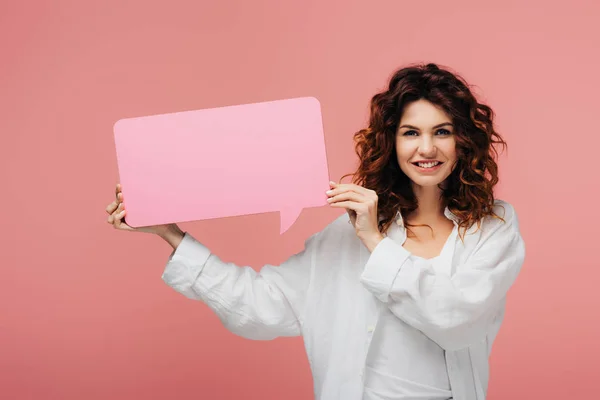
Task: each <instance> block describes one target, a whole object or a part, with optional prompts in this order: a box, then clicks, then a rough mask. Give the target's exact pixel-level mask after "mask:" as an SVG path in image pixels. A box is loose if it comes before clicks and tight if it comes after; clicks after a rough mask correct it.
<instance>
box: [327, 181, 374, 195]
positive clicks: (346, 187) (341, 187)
mask: <svg viewBox="0 0 600 400" xmlns="http://www.w3.org/2000/svg"><path fill="white" fill-rule="evenodd" d="M343 192H356V193H360V194H362V195H365V196H373V195H376V194H375V192H374V191H373V190H370V189H367V188H364V187H362V186H359V185H356V184H353V183H341V184H335V185H332V189H331V190H329V191H328V194H333V195H336V194H338V193H343Z"/></svg>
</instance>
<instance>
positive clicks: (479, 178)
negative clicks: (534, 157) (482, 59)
mask: <svg viewBox="0 0 600 400" xmlns="http://www.w3.org/2000/svg"><path fill="white" fill-rule="evenodd" d="M420 99H425V100H427V101H429V102H431V103H433V104H435V105H437V106H439V107H441V108H442V109H443V110H444V111H445V112H446V113H447V114H448V115H449V116H450V117H451V118H452V120H453V121H452V122H453V124H454V126H455V129H454V136H455V139H456V152H457V159H458V160H457V165H456V168H455V169H454V170H453V172H452V173H451V174H450V176H449V177H448V178H447V179H446V181H444V185H443V186H440V187H441V188H442V192H443V194H442V196H443V199H444V206H447V207H448V208H449V209H450V211H452V212H453V213H454V214H455V215H456V216H457V217H458V219H459V220H460V221H459V229H462V230H463V231H466V230H467V229H468V228H470V227H471V226H472V225H473V224H474V223H477V224H478V226H479V222H480V221H481V219H483V218H484V217H485V216H488V215H490V216H493V217H498V216H497V215H496V214H494V212H493V206H494V192H493V188H494V186H495V185H496V184H497V183H498V164H497V163H496V159H497V157H498V151H497V149H496V147H495V146H496V145H497V144H501V145H502V146H503V147H506V142H505V141H504V140H503V139H502V137H501V136H500V134H499V133H498V132H496V130H495V128H494V123H493V120H494V112H493V111H492V109H491V108H490V107H489V106H487V105H485V104H482V103H480V102H478V101H477V99H476V98H475V96H474V95H473V93H472V92H471V90H470V89H469V85H468V84H467V83H466V81H465V80H464V79H463V78H462V77H461V76H460V75H458V74H456V73H452V72H450V71H449V70H447V69H444V68H440V67H439V66H438V65H437V64H433V63H429V64H426V65H424V64H415V65H411V66H407V67H404V68H401V69H399V70H397V71H396V72H395V73H394V74H393V75H392V77H391V78H390V80H389V84H388V87H387V89H386V90H384V91H382V92H380V93H377V94H375V95H374V96H373V98H372V99H371V113H370V118H369V125H368V127H367V128H365V129H361V130H360V131H358V132H356V133H355V134H354V141H355V151H356V154H357V155H358V158H359V166H358V168H357V170H356V172H354V173H353V174H346V175H344V176H343V177H342V178H341V179H340V181H341V180H342V179H344V178H345V177H346V176H353V179H352V182H353V183H355V184H358V185H361V186H364V187H366V188H368V189H371V190H374V191H375V192H376V193H377V195H378V197H379V200H378V212H379V217H380V222H379V229H380V231H381V232H386V231H387V229H388V228H389V227H390V225H391V224H392V222H393V221H394V219H395V216H396V213H397V212H398V211H400V213H401V214H402V216H403V218H404V219H405V221H406V217H407V215H408V214H410V213H411V212H412V211H414V210H416V209H417V207H418V204H417V199H416V197H415V194H414V192H413V189H412V185H411V182H410V179H409V178H408V177H407V176H406V174H404V172H402V170H401V169H400V166H399V165H398V159H397V155H396V147H395V143H396V131H397V129H398V123H399V122H400V117H401V115H402V112H403V109H404V107H405V106H406V105H407V104H409V103H411V102H413V101H416V100H420ZM498 218H499V217H498ZM407 226H410V225H409V224H407ZM461 237H463V236H462V235H461Z"/></svg>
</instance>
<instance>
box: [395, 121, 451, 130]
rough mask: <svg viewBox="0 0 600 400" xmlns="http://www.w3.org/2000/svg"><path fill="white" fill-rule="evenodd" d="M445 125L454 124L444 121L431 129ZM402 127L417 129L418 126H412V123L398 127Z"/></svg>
mask: <svg viewBox="0 0 600 400" xmlns="http://www.w3.org/2000/svg"><path fill="white" fill-rule="evenodd" d="M446 125H450V126H454V125H452V123H451V122H444V123H442V124H438V125H436V126H434V127H433V129H437V128H441V127H442V126H446ZM402 128H410V129H416V130H419V128H417V127H416V126H412V125H402V126H401V127H399V128H398V129H402Z"/></svg>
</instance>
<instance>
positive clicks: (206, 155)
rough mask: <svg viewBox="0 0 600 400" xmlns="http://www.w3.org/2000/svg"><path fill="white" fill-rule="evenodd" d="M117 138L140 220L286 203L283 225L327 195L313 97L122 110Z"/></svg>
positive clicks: (127, 198)
mask: <svg viewBox="0 0 600 400" xmlns="http://www.w3.org/2000/svg"><path fill="white" fill-rule="evenodd" d="M114 138H115V145H116V152H117V163H118V170H119V177H120V183H121V184H122V187H123V189H122V190H123V197H124V203H125V205H126V208H127V217H126V220H127V223H128V224H129V225H130V226H133V227H141V226H150V225H159V224H167V223H177V222H185V221H198V220H204V219H213V218H222V217H231V216H241V215H250V214H259V213H266V212H273V211H279V212H280V213H281V225H280V233H281V234H282V233H284V232H285V231H287V230H288V229H289V228H290V227H291V226H292V225H293V224H294V222H295V221H296V219H297V218H298V216H299V215H300V213H301V212H302V209H303V208H306V207H318V206H323V205H326V204H327V196H326V195H325V191H326V190H328V189H329V172H328V168H327V157H326V152H325V140H324V135H323V122H322V117H321V106H320V103H319V101H318V100H317V99H316V98H314V97H302V98H294V99H287V100H277V101H270V102H264V103H254V104H244V105H235V106H228V107H219V108H211V109H204V110H197V111H185V112H177V113H172V114H161V115H152V116H146V117H138V118H126V119H121V120H119V121H117V122H116V123H115V125H114Z"/></svg>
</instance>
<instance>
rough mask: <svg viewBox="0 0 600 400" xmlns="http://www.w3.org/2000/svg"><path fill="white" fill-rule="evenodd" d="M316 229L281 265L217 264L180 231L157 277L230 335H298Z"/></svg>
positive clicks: (259, 336) (316, 235)
mask: <svg viewBox="0 0 600 400" xmlns="http://www.w3.org/2000/svg"><path fill="white" fill-rule="evenodd" d="M318 236H319V233H315V234H313V235H312V236H311V237H309V238H308V239H307V240H306V241H305V243H304V249H303V250H302V251H301V252H299V253H297V254H294V255H292V256H291V257H289V258H288V259H287V260H286V261H284V262H283V263H282V264H281V265H279V266H275V265H265V266H263V267H262V268H261V269H260V271H259V272H257V271H255V270H254V269H253V268H251V267H249V266H238V265H235V264H232V263H226V262H223V261H222V260H221V259H220V258H219V257H217V256H216V255H215V254H212V253H211V251H210V250H209V249H208V248H207V247H206V246H204V245H203V244H201V243H200V242H198V241H197V240H196V239H195V238H194V237H192V236H191V235H190V234H188V233H185V236H184V238H183V240H182V242H181V243H180V244H179V246H177V249H175V251H174V252H173V253H172V254H171V256H170V257H169V260H168V262H167V265H166V268H165V270H164V272H163V275H162V279H163V281H164V282H165V283H166V284H167V285H169V286H170V287H172V288H173V289H175V290H176V291H177V292H179V293H181V294H183V295H184V296H186V297H188V298H190V299H193V300H200V301H203V302H204V303H205V304H206V305H208V307H209V308H210V309H211V310H212V311H213V312H215V314H216V315H217V316H218V317H219V319H220V320H221V322H222V323H223V325H224V326H225V327H226V328H227V329H228V330H229V331H231V332H232V333H234V334H236V335H239V336H242V337H245V338H248V339H254V340H270V339H274V338H276V337H279V336H299V335H301V325H302V315H303V308H304V304H305V298H306V292H307V290H308V287H309V284H310V276H311V270H312V263H313V256H314V252H315V247H316V244H317V238H318Z"/></svg>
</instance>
